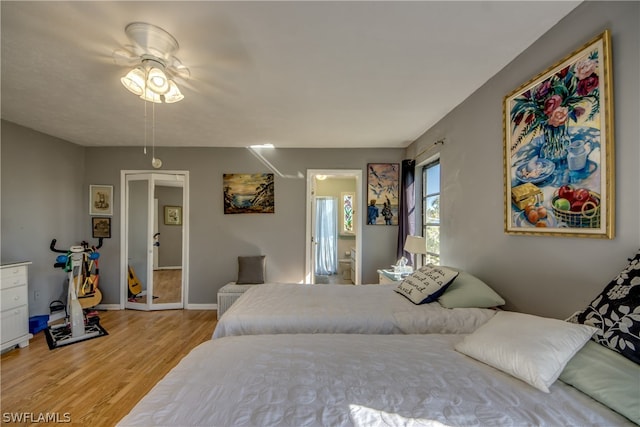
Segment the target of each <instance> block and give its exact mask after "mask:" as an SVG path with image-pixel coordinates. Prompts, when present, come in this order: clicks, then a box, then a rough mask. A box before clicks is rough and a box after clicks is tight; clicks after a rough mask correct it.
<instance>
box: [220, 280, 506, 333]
mask: <svg viewBox="0 0 640 427" xmlns="http://www.w3.org/2000/svg"><path fill="white" fill-rule="evenodd" d="M395 288H396V285H366V286H347V285H300V284H282V283H277V284H276V283H267V284H263V285H257V286H255V287H252V288H251V289H249V290H248V291H246V292H245V293H244V294H242V296H240V298H238V300H237V301H236V302H235V303H234V304H233V305H232V306H231V307H230V308H229V309H228V310H227V311H225V313H224V315H222V317H221V318H220V319H219V321H218V324H217V325H216V328H215V330H214V332H213V338H220V337H224V336H235V335H263V334H295V333H302V334H315V333H344V334H423V333H439V334H447V333H451V334H453V333H470V332H473V331H475V330H476V329H477V328H478V327H479V326H481V325H483V324H484V323H486V322H487V321H488V320H489V319H490V318H491V317H493V315H494V314H495V311H494V310H489V309H481V308H454V309H449V308H444V307H442V306H441V305H440V304H439V303H437V302H434V303H431V304H422V305H415V304H413V303H412V302H410V301H409V300H407V299H406V298H405V297H403V296H402V295H400V294H398V293H397V292H395V291H394V289H395Z"/></svg>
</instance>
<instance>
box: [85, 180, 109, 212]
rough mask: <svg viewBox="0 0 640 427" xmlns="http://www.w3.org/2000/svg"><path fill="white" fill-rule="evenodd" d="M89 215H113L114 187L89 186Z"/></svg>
mask: <svg viewBox="0 0 640 427" xmlns="http://www.w3.org/2000/svg"><path fill="white" fill-rule="evenodd" d="M89 215H109V216H111V215H113V185H90V186H89Z"/></svg>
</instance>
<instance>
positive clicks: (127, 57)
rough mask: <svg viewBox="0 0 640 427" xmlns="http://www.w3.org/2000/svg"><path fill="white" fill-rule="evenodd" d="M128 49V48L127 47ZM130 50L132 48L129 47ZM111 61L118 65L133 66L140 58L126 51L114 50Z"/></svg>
mask: <svg viewBox="0 0 640 427" xmlns="http://www.w3.org/2000/svg"><path fill="white" fill-rule="evenodd" d="M127 47H129V46H127ZM131 48H133V47H132V46H131ZM113 60H114V61H115V63H116V64H118V65H127V66H128V65H134V64H136V63H138V62H140V57H139V56H137V55H135V54H134V53H132V52H131V51H130V50H127V49H116V50H114V51H113Z"/></svg>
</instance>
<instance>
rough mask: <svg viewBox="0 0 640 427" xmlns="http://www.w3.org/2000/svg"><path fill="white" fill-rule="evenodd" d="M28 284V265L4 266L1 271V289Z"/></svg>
mask: <svg viewBox="0 0 640 427" xmlns="http://www.w3.org/2000/svg"><path fill="white" fill-rule="evenodd" d="M26 284H27V267H26V266H23V265H21V266H18V267H4V268H2V270H1V271H0V289H7V288H12V287H14V286H21V285H26Z"/></svg>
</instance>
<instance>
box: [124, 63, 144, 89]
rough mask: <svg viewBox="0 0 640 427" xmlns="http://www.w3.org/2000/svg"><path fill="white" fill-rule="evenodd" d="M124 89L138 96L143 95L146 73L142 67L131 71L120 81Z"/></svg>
mask: <svg viewBox="0 0 640 427" xmlns="http://www.w3.org/2000/svg"><path fill="white" fill-rule="evenodd" d="M120 81H121V82H122V84H123V85H124V87H126V88H127V89H129V91H130V92H132V93H135V94H136V95H142V93H143V92H144V86H145V84H144V71H143V70H142V69H141V68H140V67H136V68H134V69H133V70H131V71H129V72H128V73H127V75H126V76H124V77H122V78H121V79H120Z"/></svg>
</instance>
